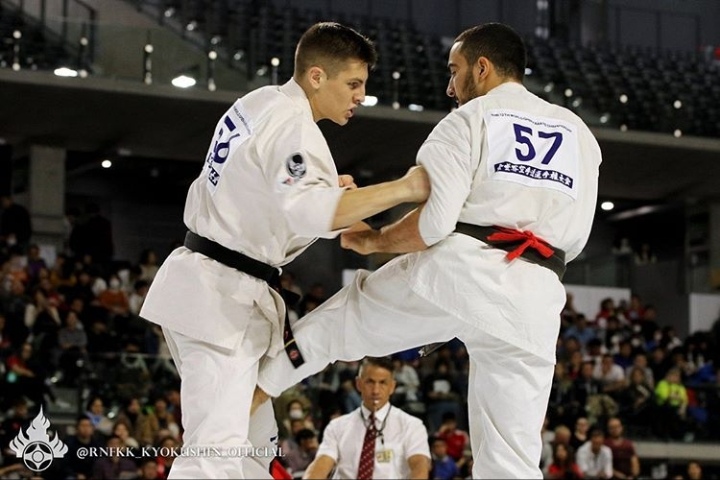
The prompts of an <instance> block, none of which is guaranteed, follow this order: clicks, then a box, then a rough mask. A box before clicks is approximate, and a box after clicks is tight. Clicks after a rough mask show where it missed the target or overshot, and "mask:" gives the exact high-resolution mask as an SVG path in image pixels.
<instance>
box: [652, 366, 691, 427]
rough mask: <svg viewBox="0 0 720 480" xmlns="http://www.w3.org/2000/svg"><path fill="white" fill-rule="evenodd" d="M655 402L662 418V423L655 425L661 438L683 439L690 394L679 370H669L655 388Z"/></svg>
mask: <svg viewBox="0 0 720 480" xmlns="http://www.w3.org/2000/svg"><path fill="white" fill-rule="evenodd" d="M655 402H656V404H657V407H658V413H659V416H660V418H662V421H659V422H656V424H655V425H656V427H657V429H658V433H659V434H660V436H661V437H663V438H667V437H670V438H673V439H676V440H677V439H681V438H682V437H683V434H684V433H685V418H686V414H687V407H688V394H687V389H686V388H685V385H683V384H682V382H681V374H680V370H679V369H678V368H671V369H670V370H668V372H667V374H666V375H665V378H663V379H662V380H660V381H659V382H658V384H657V386H656V387H655Z"/></svg>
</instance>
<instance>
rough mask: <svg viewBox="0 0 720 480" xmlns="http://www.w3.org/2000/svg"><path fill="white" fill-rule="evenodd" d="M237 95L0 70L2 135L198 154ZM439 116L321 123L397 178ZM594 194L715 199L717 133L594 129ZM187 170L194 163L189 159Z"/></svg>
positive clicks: (366, 169)
mask: <svg viewBox="0 0 720 480" xmlns="http://www.w3.org/2000/svg"><path fill="white" fill-rule="evenodd" d="M236 96H237V93H233V92H207V91H202V90H179V89H176V88H174V87H170V86H145V85H141V84H133V83H127V82H120V81H114V80H111V79H99V78H87V79H74V78H70V79H68V78H59V77H55V76H53V75H52V74H49V73H48V74H45V73H40V72H13V71H10V70H2V71H0V142H2V141H4V142H5V143H7V144H9V145H12V146H13V151H14V152H15V153H14V156H15V157H22V156H23V155H26V154H27V151H28V147H29V146H30V145H56V146H61V147H64V148H66V149H67V150H68V151H72V152H84V154H83V155H80V156H79V157H78V158H79V159H73V158H72V157H71V158H69V159H68V167H69V168H72V169H80V170H82V168H85V166H84V165H83V163H88V162H98V161H99V160H100V159H101V157H105V156H112V155H123V156H126V157H129V158H132V159H134V161H133V162H128V165H135V166H137V165H138V162H140V163H142V162H152V161H153V159H155V160H157V161H162V162H165V163H167V162H168V161H170V160H176V161H185V162H184V163H181V162H178V163H177V169H178V171H182V170H187V167H190V166H192V165H193V164H190V163H187V161H194V162H199V161H200V159H202V158H203V157H204V154H205V150H206V149H207V144H208V142H209V140H210V137H211V135H212V132H213V130H214V127H215V123H216V122H217V120H218V118H219V117H220V115H222V113H223V112H224V111H225V110H226V108H227V107H228V106H229V105H230V104H231V103H232V102H233V101H234V99H235V98H236ZM442 116H443V114H442V113H438V112H410V111H407V110H392V109H390V108H388V107H372V108H362V109H361V111H360V112H359V114H358V115H357V116H356V117H355V118H354V119H353V120H352V121H351V122H350V124H349V125H348V126H346V127H343V128H341V127H338V126H336V125H334V124H331V123H329V122H323V123H322V124H321V127H322V128H323V130H324V131H325V133H326V136H327V138H328V140H329V144H330V147H331V149H332V151H333V154H334V156H335V159H336V162H337V164H338V171H340V172H342V173H345V172H347V173H352V174H354V175H355V176H356V177H357V178H358V180H359V182H360V183H361V184H367V183H370V182H376V181H380V180H384V179H387V178H392V177H396V176H399V175H401V174H402V173H403V172H404V171H405V170H406V169H407V168H408V167H409V166H410V165H411V164H412V163H413V159H414V154H415V152H416V151H417V148H418V147H419V146H420V144H421V143H422V141H423V140H424V138H425V137H426V136H427V135H428V133H430V131H431V130H432V128H433V126H434V125H435V123H437V121H438V120H439V119H440V118H442ZM595 133H596V135H597V137H598V139H599V141H600V145H601V148H602V150H603V156H604V161H603V165H602V169H601V176H600V195H601V197H605V198H623V199H631V200H640V201H652V202H664V201H673V202H677V201H694V200H702V199H720V140H719V139H704V138H690V137H681V138H674V137H672V136H671V135H661V134H653V133H644V132H619V131H615V130H610V129H597V130H595ZM193 168H195V167H194V166H193Z"/></svg>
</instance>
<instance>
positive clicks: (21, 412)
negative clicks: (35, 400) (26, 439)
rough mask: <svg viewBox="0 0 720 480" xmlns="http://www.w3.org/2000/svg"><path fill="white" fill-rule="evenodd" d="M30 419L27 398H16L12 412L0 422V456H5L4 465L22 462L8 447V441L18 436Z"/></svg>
mask: <svg viewBox="0 0 720 480" xmlns="http://www.w3.org/2000/svg"><path fill="white" fill-rule="evenodd" d="M31 420H32V419H31V418H30V415H29V409H28V403H27V400H25V399H24V398H22V397H18V398H16V399H15V400H14V402H13V404H12V413H11V414H10V415H9V416H8V417H7V418H5V419H4V420H3V421H2V423H0V458H1V457H4V458H5V461H4V464H5V465H6V466H7V465H11V464H13V463H21V462H22V459H20V458H17V456H16V455H15V452H14V451H13V450H11V449H10V442H12V441H13V440H14V439H15V437H17V436H18V434H19V433H20V429H23V430H24V429H25V428H27V426H28V425H29V424H30V422H31Z"/></svg>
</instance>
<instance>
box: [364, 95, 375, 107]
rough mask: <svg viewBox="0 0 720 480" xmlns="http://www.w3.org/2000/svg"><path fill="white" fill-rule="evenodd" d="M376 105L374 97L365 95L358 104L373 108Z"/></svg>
mask: <svg viewBox="0 0 720 480" xmlns="http://www.w3.org/2000/svg"><path fill="white" fill-rule="evenodd" d="M377 103H378V98H377V97H376V96H374V95H365V100H363V102H362V103H361V104H360V105H362V106H363V107H374V106H375V105H377Z"/></svg>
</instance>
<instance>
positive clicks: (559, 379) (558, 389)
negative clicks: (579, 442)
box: [548, 362, 575, 425]
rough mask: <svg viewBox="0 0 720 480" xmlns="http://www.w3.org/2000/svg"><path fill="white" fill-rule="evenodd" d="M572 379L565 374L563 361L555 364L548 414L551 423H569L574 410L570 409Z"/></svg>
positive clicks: (573, 415)
mask: <svg viewBox="0 0 720 480" xmlns="http://www.w3.org/2000/svg"><path fill="white" fill-rule="evenodd" d="M572 393H573V381H572V380H571V379H570V378H569V377H568V376H567V373H566V367H565V364H564V363H563V362H558V363H556V364H555V375H554V376H553V383H552V387H551V388H550V402H549V404H548V415H549V416H550V421H551V423H552V424H553V425H557V424H566V425H570V423H571V422H572V420H573V418H574V417H575V412H574V411H573V409H572Z"/></svg>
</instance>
